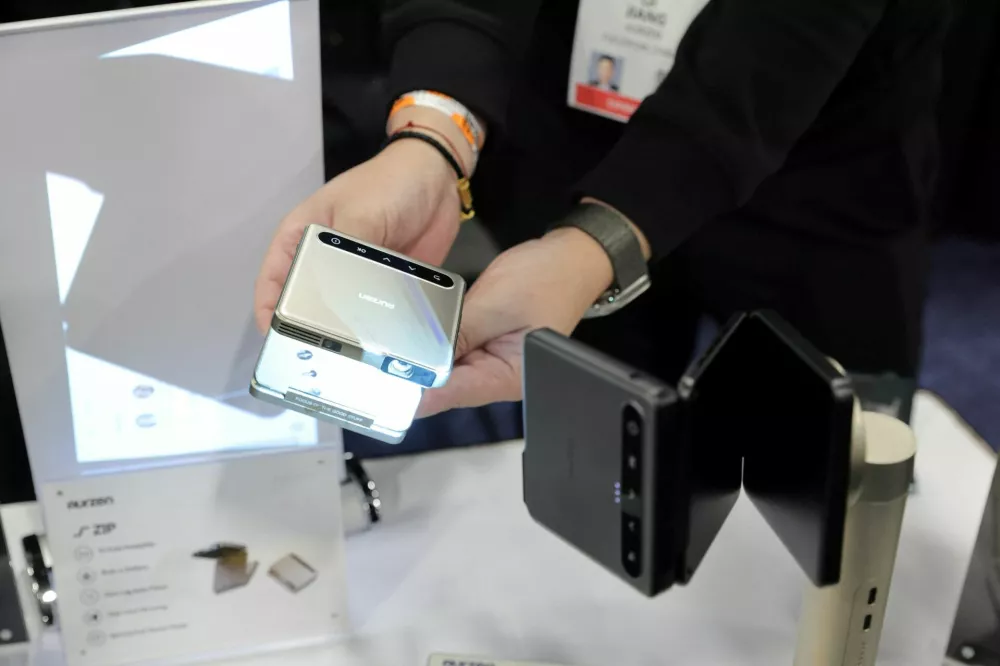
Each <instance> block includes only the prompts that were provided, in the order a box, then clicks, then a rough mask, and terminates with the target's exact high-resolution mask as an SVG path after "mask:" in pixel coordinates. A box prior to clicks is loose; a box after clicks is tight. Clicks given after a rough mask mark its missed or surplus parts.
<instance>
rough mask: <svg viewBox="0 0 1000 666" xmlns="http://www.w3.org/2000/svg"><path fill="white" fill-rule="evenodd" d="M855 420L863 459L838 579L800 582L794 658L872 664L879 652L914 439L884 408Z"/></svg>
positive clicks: (799, 665)
mask: <svg viewBox="0 0 1000 666" xmlns="http://www.w3.org/2000/svg"><path fill="white" fill-rule="evenodd" d="M858 427H862V428H863V431H864V436H863V441H864V443H865V455H864V464H863V465H861V466H859V467H858V468H857V469H856V470H854V472H853V473H854V474H855V475H860V479H859V480H860V483H857V484H855V481H858V479H852V484H851V485H852V487H854V486H855V485H857V490H856V491H855V492H854V493H853V494H852V496H851V497H850V500H849V505H848V509H847V518H846V521H845V524H844V550H843V553H844V554H843V563H842V565H841V566H842V568H841V574H840V582H839V583H838V584H837V585H831V586H829V587H824V588H817V587H810V589H808V590H806V592H805V598H804V601H803V609H802V617H801V618H800V620H799V636H798V645H797V646H796V651H795V666H874V664H875V658H876V656H877V654H878V645H879V639H880V638H881V635H882V622H883V620H884V618H885V608H886V601H887V600H888V598H889V583H890V582H891V580H892V571H893V567H894V565H895V561H896V550H897V547H898V546H899V534H900V531H901V529H902V524H903V510H904V508H905V506H906V498H907V495H908V492H909V488H910V483H911V481H912V479H913V459H914V456H915V454H916V440H915V439H914V436H913V432H912V431H911V430H910V428H909V427H908V426H907V425H906V424H904V423H902V422H901V421H897V420H896V419H894V418H892V417H889V416H886V415H884V414H877V413H874V412H865V413H864V415H863V418H862V419H860V423H859V425H857V426H856V428H858ZM855 434H856V435H857V434H858V433H855Z"/></svg>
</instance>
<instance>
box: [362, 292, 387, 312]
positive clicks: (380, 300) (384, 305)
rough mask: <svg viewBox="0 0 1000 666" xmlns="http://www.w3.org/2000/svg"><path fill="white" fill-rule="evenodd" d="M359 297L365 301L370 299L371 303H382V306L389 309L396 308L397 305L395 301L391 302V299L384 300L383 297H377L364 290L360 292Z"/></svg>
mask: <svg viewBox="0 0 1000 666" xmlns="http://www.w3.org/2000/svg"><path fill="white" fill-rule="evenodd" d="M358 298H360V299H361V300H363V301H368V302H369V303H374V304H375V305H381V306H382V307H384V308H387V309H389V310H395V309H396V305H395V304H394V303H390V302H389V301H383V300H382V299H381V298H375V297H374V296H369V295H368V294H366V293H364V292H359V293H358Z"/></svg>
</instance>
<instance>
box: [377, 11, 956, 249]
mask: <svg viewBox="0 0 1000 666" xmlns="http://www.w3.org/2000/svg"><path fill="white" fill-rule="evenodd" d="M390 4H391V5H394V7H393V8H392V9H391V11H389V12H388V13H387V15H386V21H385V27H386V37H387V40H388V44H389V46H390V48H391V49H392V59H391V81H392V92H393V93H402V92H405V91H407V90H411V89H415V88H431V89H436V90H439V91H441V92H444V93H447V94H450V95H452V96H454V97H455V98H457V99H459V100H461V101H463V102H465V103H466V104H467V105H468V106H469V107H470V108H472V109H473V110H475V111H476V112H478V113H480V114H482V115H483V116H484V117H485V118H486V119H487V121H488V122H489V123H490V125H491V127H492V128H494V129H498V130H500V131H501V132H506V133H507V134H508V135H509V136H511V137H512V138H513V139H514V140H515V141H519V142H521V143H522V144H524V147H525V149H526V150H527V151H528V152H529V153H530V152H531V151H536V152H538V154H547V155H550V156H551V155H556V156H558V158H557V160H556V162H558V163H559V164H560V165H561V167H562V168H563V170H564V172H565V173H567V174H571V176H572V183H570V185H571V189H572V190H573V192H574V193H575V194H577V195H590V196H594V197H597V198H598V199H601V200H604V201H606V202H608V203H609V204H611V205H613V206H615V207H617V208H618V209H620V210H621V211H623V212H624V213H625V214H627V215H628V216H629V217H630V218H631V219H632V220H633V221H635V222H636V224H638V225H639V227H640V228H641V229H642V230H643V231H644V232H645V233H646V235H647V236H648V237H649V239H650V241H651V243H652V245H653V248H654V252H655V253H656V254H657V255H659V256H662V255H663V254H666V253H668V252H670V251H671V250H673V249H674V248H676V247H677V246H678V245H680V244H681V243H682V242H683V241H684V240H685V239H686V238H688V237H689V236H690V235H691V234H692V233H693V232H695V231H696V230H697V229H699V228H700V227H702V226H703V225H705V224H706V223H708V222H709V221H711V220H714V219H719V218H723V217H727V216H739V217H740V218H742V219H745V220H748V221H752V222H753V223H757V224H764V225H768V226H771V227H776V228H782V229H786V230H789V231H792V232H794V233H798V234H806V235H809V236H812V237H818V238H823V239H828V240H830V239H833V240H837V241H839V242H845V243H852V244H855V243H860V244H872V243H881V242H883V241H884V240H885V239H887V238H891V237H893V236H897V235H900V234H906V233H908V232H911V231H912V230H914V229H919V228H922V227H923V225H924V224H925V223H926V219H927V213H926V211H927V205H928V201H929V198H930V192H931V189H932V186H933V179H934V175H935V174H934V168H935V164H936V153H937V144H936V129H935V109H936V103H937V95H938V90H939V85H940V56H941V49H942V44H943V39H944V35H945V33H946V27H947V18H948V6H947V2H946V0H809V1H808V2H804V1H803V0H711V1H710V2H709V4H708V5H707V6H706V8H705V9H704V10H703V11H702V13H701V14H700V15H699V16H698V18H697V19H696V20H695V21H694V23H693V24H692V25H691V27H690V29H689V30H688V32H687V34H686V35H685V37H684V39H683V40H682V42H681V44H680V46H679V48H678V53H677V57H676V60H675V63H674V67H673V69H672V70H671V72H670V74H669V75H668V76H667V78H666V79H665V80H664V82H663V83H662V84H661V86H660V87H659V88H658V89H657V90H656V92H655V93H654V94H652V95H651V96H650V97H648V98H647V99H646V100H645V101H644V102H643V104H642V105H641V106H640V108H639V110H638V111H637V112H636V113H635V115H634V116H633V117H632V119H631V121H630V122H629V123H628V124H627V125H626V126H622V125H621V124H620V123H616V122H614V121H609V120H604V119H601V118H597V117H595V116H591V115H589V114H585V113H583V112H579V111H575V110H571V109H569V108H568V107H567V106H566V103H565V99H566V87H567V82H568V72H569V59H570V50H571V48H572V40H573V33H574V28H575V22H576V9H577V2H576V0H516V1H514V2H512V1H511V0H463V1H462V2H458V1H451V2H447V1H444V0H423V1H420V0H413V1H409V2H407V1H402V0H396V1H395V2H391V3H390ZM556 162H552V163H556ZM555 182H560V181H559V178H556V179H555ZM539 222H540V223H545V222H550V220H539Z"/></svg>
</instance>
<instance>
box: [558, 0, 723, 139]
mask: <svg viewBox="0 0 1000 666" xmlns="http://www.w3.org/2000/svg"><path fill="white" fill-rule="evenodd" d="M707 3H708V0H581V2H580V9H579V13H578V15H577V22H576V36H575V38H574V40H573V57H572V61H571V65H570V79H569V90H568V93H567V95H568V98H567V100H568V103H569V105H570V106H571V107H573V108H576V109H580V110H583V111H588V112H590V113H595V114H597V115H599V116H604V117H606V118H611V119H612V120H618V121H621V122H625V121H627V120H628V119H629V118H631V117H632V114H633V113H634V112H635V110H636V109H637V108H639V104H640V103H642V100H643V99H644V98H646V97H647V96H648V95H650V94H651V93H652V92H653V91H655V90H656V88H657V87H658V86H659V85H660V83H661V82H662V81H663V79H664V78H666V76H667V74H668V73H669V72H670V70H671V68H672V67H673V66H674V56H675V54H676V52H677V46H678V44H680V41H681V38H682V37H683V36H684V33H686V32H687V29H688V27H689V26H690V25H691V22H692V21H693V20H694V19H695V17H696V16H697V15H698V13H699V12H700V11H701V10H702V9H703V8H704V7H705V5H706V4H707Z"/></svg>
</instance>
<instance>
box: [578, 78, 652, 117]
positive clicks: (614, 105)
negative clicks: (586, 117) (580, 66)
mask: <svg viewBox="0 0 1000 666" xmlns="http://www.w3.org/2000/svg"><path fill="white" fill-rule="evenodd" d="M576 103H577V104H579V105H580V106H584V107H587V108H590V109H594V110H596V111H602V112H604V113H608V114H611V115H613V116H616V117H618V118H621V119H623V120H628V119H629V118H631V117H632V114H633V113H635V110H636V109H638V108H639V104H640V100H637V99H632V98H631V97H625V96H624V95H619V94H618V93H614V92H609V91H607V90H601V89H599V88H595V87H594V86H588V85H584V84H582V83H578V84H576Z"/></svg>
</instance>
